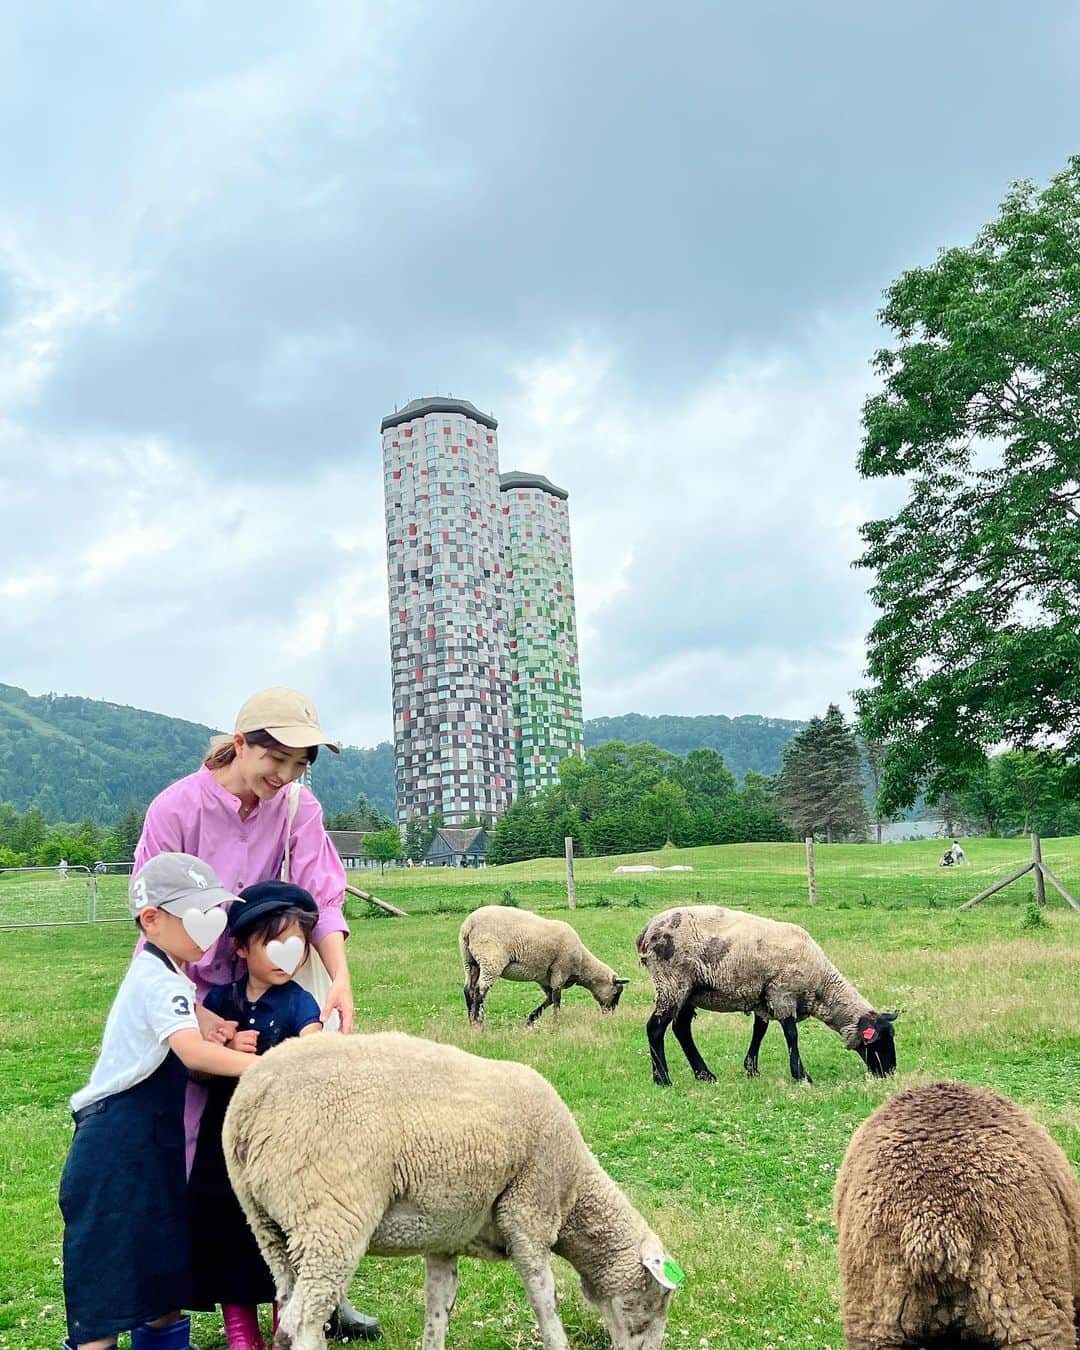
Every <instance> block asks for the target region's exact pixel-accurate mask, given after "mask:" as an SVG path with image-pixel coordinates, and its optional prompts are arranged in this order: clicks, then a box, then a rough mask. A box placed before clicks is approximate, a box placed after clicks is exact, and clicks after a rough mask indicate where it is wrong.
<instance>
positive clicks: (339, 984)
mask: <svg viewBox="0 0 1080 1350" xmlns="http://www.w3.org/2000/svg"><path fill="white" fill-rule="evenodd" d="M317 951H318V953H319V955H320V956H321V957H322V962H323V965H324V966H325V967H326V973H327V975H329V976H330V979H331V985H330V989H329V991H328V993H327V995H326V1002H325V1004H324V1005H323V1007H322V1010H321V1011H320V1013H319V1016H320V1017H321V1018H322V1023H323V1026H325V1025H326V1023H327V1021H328V1020H329V1018H330V1016H331V1015H332V1014H333V1013H334V1012H336V1013H337V1014H338V1016H339V1017H340V1018H341V1027H340V1030H341V1032H342V1034H343V1035H345V1036H351V1035H352V1029H353V997H352V981H351V980H350V979H349V965H348V962H347V961H346V960H345V936H344V934H343V933H327V935H326V936H325V937H324V938H323V940H322V941H321V942H320V943H319V945H318V948H317Z"/></svg>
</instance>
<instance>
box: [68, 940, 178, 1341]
mask: <svg viewBox="0 0 1080 1350" xmlns="http://www.w3.org/2000/svg"><path fill="white" fill-rule="evenodd" d="M145 950H147V951H149V952H151V954H152V955H154V956H158V957H160V958H161V960H163V961H165V962H166V964H168V965H169V969H170V970H171V969H173V967H172V964H171V963H170V962H168V960H167V958H166V957H165V956H164V955H163V954H162V953H160V952H159V951H158V950H157V949H156V948H153V947H150V946H147V948H146V949H145ZM186 1086H187V1070H186V1069H185V1068H184V1065H183V1064H182V1063H181V1061H180V1060H179V1059H178V1058H177V1057H176V1055H174V1054H173V1053H172V1051H171V1050H170V1051H169V1053H168V1054H167V1055H166V1056H165V1059H164V1061H163V1063H162V1064H161V1065H160V1066H159V1067H158V1068H157V1069H156V1070H155V1071H154V1072H153V1073H152V1074H151V1075H150V1077H149V1078H144V1079H143V1081H142V1082H141V1083H136V1084H135V1086H134V1087H130V1088H126V1089H125V1090H124V1091H123V1092H117V1093H114V1094H113V1095H112V1096H110V1097H103V1098H102V1099H101V1100H100V1101H96V1102H91V1103H90V1105H89V1106H84V1107H83V1108H82V1109H81V1110H79V1111H76V1112H74V1118H75V1137H74V1139H73V1140H72V1141H71V1149H70V1151H69V1153H68V1156H67V1162H66V1163H65V1164H64V1172H63V1175H62V1177H61V1178H60V1212H61V1213H62V1214H63V1216H64V1302H65V1305H66V1307H67V1319H68V1338H69V1340H70V1341H71V1343H72V1344H73V1345H78V1344H79V1343H80V1342H82V1341H96V1340H100V1339H103V1338H104V1337H106V1336H113V1335H116V1334H117V1333H118V1332H121V1331H128V1330H129V1329H130V1328H132V1327H136V1326H139V1325H141V1324H142V1323H143V1322H148V1321H150V1320H151V1319H152V1318H155V1317H161V1316H163V1315H164V1314H165V1313H168V1312H171V1311H172V1310H173V1309H176V1308H184V1307H187V1306H189V1299H190V1295H191V1238H190V1230H189V1222H188V1209H187V1195H186V1190H187V1178H186V1175H185V1172H186V1169H185V1165H184V1090H185V1088H186Z"/></svg>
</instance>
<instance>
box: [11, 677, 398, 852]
mask: <svg viewBox="0 0 1080 1350" xmlns="http://www.w3.org/2000/svg"><path fill="white" fill-rule="evenodd" d="M212 734H213V730H212V728H210V727H206V726H202V725H200V724H199V723H198V722H185V721H182V720H181V719H180V718H177V717H165V716H164V715H163V714H161V713H151V712H143V711H142V710H141V709H139V708H128V707H124V706H122V705H121V704H118V703H105V702H102V701H100V700H98V699H90V698H72V697H67V696H61V695H58V694H43V695H41V696H40V697H37V698H35V697H33V696H32V695H30V694H28V693H27V692H26V691H25V690H24V689H16V688H14V687H13V686H12V685H7V684H0V802H2V801H8V802H11V803H12V805H13V806H14V807H15V808H16V809H17V810H18V811H25V810H27V809H28V808H29V807H31V806H38V807H40V808H41V810H42V811H43V812H44V813H45V816H46V818H47V819H48V820H66V821H78V820H82V819H84V818H85V817H87V816H93V817H94V819H95V820H97V821H98V822H99V823H100V824H106V825H107V824H111V823H112V822H113V821H115V820H117V819H119V817H120V816H121V815H123V813H124V812H125V811H126V810H127V808H128V807H129V806H131V805H135V806H139V807H145V806H146V804H147V803H148V802H149V801H150V799H151V798H152V797H154V796H155V795H156V794H157V793H158V792H160V791H161V789H162V788H163V787H167V786H168V784H169V783H171V782H172V781H173V779H175V778H180V777H181V776H182V775H183V774H185V773H191V772H192V770H194V769H196V768H198V766H199V764H200V763H201V761H202V758H203V756H204V755H205V753H206V747H207V744H208V742H209V740H210V737H211V735H212ZM312 778H313V781H314V786H315V791H316V793H317V794H318V796H319V799H320V800H321V801H322V803H323V805H324V806H325V807H326V809H327V811H330V812H333V811H344V810H347V809H349V808H350V807H353V806H355V805H356V798H357V795H358V794H359V793H361V792H363V793H364V794H365V796H367V797H368V798H369V799H370V800H371V801H372V802H374V803H375V805H376V806H378V807H379V808H380V809H381V810H383V811H387V812H393V809H394V752H393V749H392V748H391V747H390V746H389V745H386V744H384V745H379V746H376V747H375V749H373V750H359V749H356V748H355V747H352V746H348V747H346V748H345V749H344V750H343V751H342V753H341V754H340V755H333V754H330V753H329V751H324V752H323V753H322V754H321V755H320V756H319V759H318V761H317V763H316V765H315V768H314V770H313V771H312Z"/></svg>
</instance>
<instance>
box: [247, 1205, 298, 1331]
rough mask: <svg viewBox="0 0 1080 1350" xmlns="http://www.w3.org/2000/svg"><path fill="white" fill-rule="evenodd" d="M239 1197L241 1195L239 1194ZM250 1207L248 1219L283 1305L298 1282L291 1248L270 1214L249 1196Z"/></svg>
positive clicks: (279, 1302)
mask: <svg viewBox="0 0 1080 1350" xmlns="http://www.w3.org/2000/svg"><path fill="white" fill-rule="evenodd" d="M238 1198H239V1196H238ZM249 1204H250V1208H247V1207H245V1210H244V1212H245V1213H246V1215H247V1221H248V1223H249V1224H250V1225H251V1231H252V1232H253V1233H254V1234H255V1241H256V1242H257V1243H258V1244H259V1251H260V1252H262V1258H263V1260H264V1261H265V1262H266V1265H267V1268H268V1269H269V1271H270V1274H271V1275H272V1276H273V1279H274V1293H275V1296H276V1301H277V1303H278V1306H279V1307H280V1306H282V1305H283V1304H284V1303H285V1302H286V1300H287V1299H288V1298H289V1296H290V1295H291V1294H292V1291H293V1285H294V1284H295V1283H296V1271H295V1270H294V1269H293V1267H292V1264H291V1262H290V1261H289V1248H288V1244H287V1243H286V1241H285V1234H284V1233H283V1232H282V1231H281V1229H280V1228H279V1227H278V1225H277V1224H276V1223H274V1221H273V1219H271V1218H270V1216H269V1214H267V1212H266V1211H265V1210H264V1209H263V1208H262V1206H261V1205H259V1204H258V1202H256V1201H252V1200H251V1199H250V1198H249Z"/></svg>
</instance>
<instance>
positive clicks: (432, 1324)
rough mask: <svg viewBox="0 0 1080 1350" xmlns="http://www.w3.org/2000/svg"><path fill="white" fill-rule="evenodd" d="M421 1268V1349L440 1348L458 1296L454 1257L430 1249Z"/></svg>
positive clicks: (444, 1340)
mask: <svg viewBox="0 0 1080 1350" xmlns="http://www.w3.org/2000/svg"><path fill="white" fill-rule="evenodd" d="M424 1271H425V1276H424V1343H423V1350H443V1347H444V1346H445V1344H446V1328H447V1325H448V1324H449V1321H450V1313H451V1312H452V1311H453V1307H454V1301H455V1300H456V1298H457V1284H458V1274H457V1257H456V1256H442V1255H436V1254H435V1253H429V1254H428V1255H427V1256H425V1257H424Z"/></svg>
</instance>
